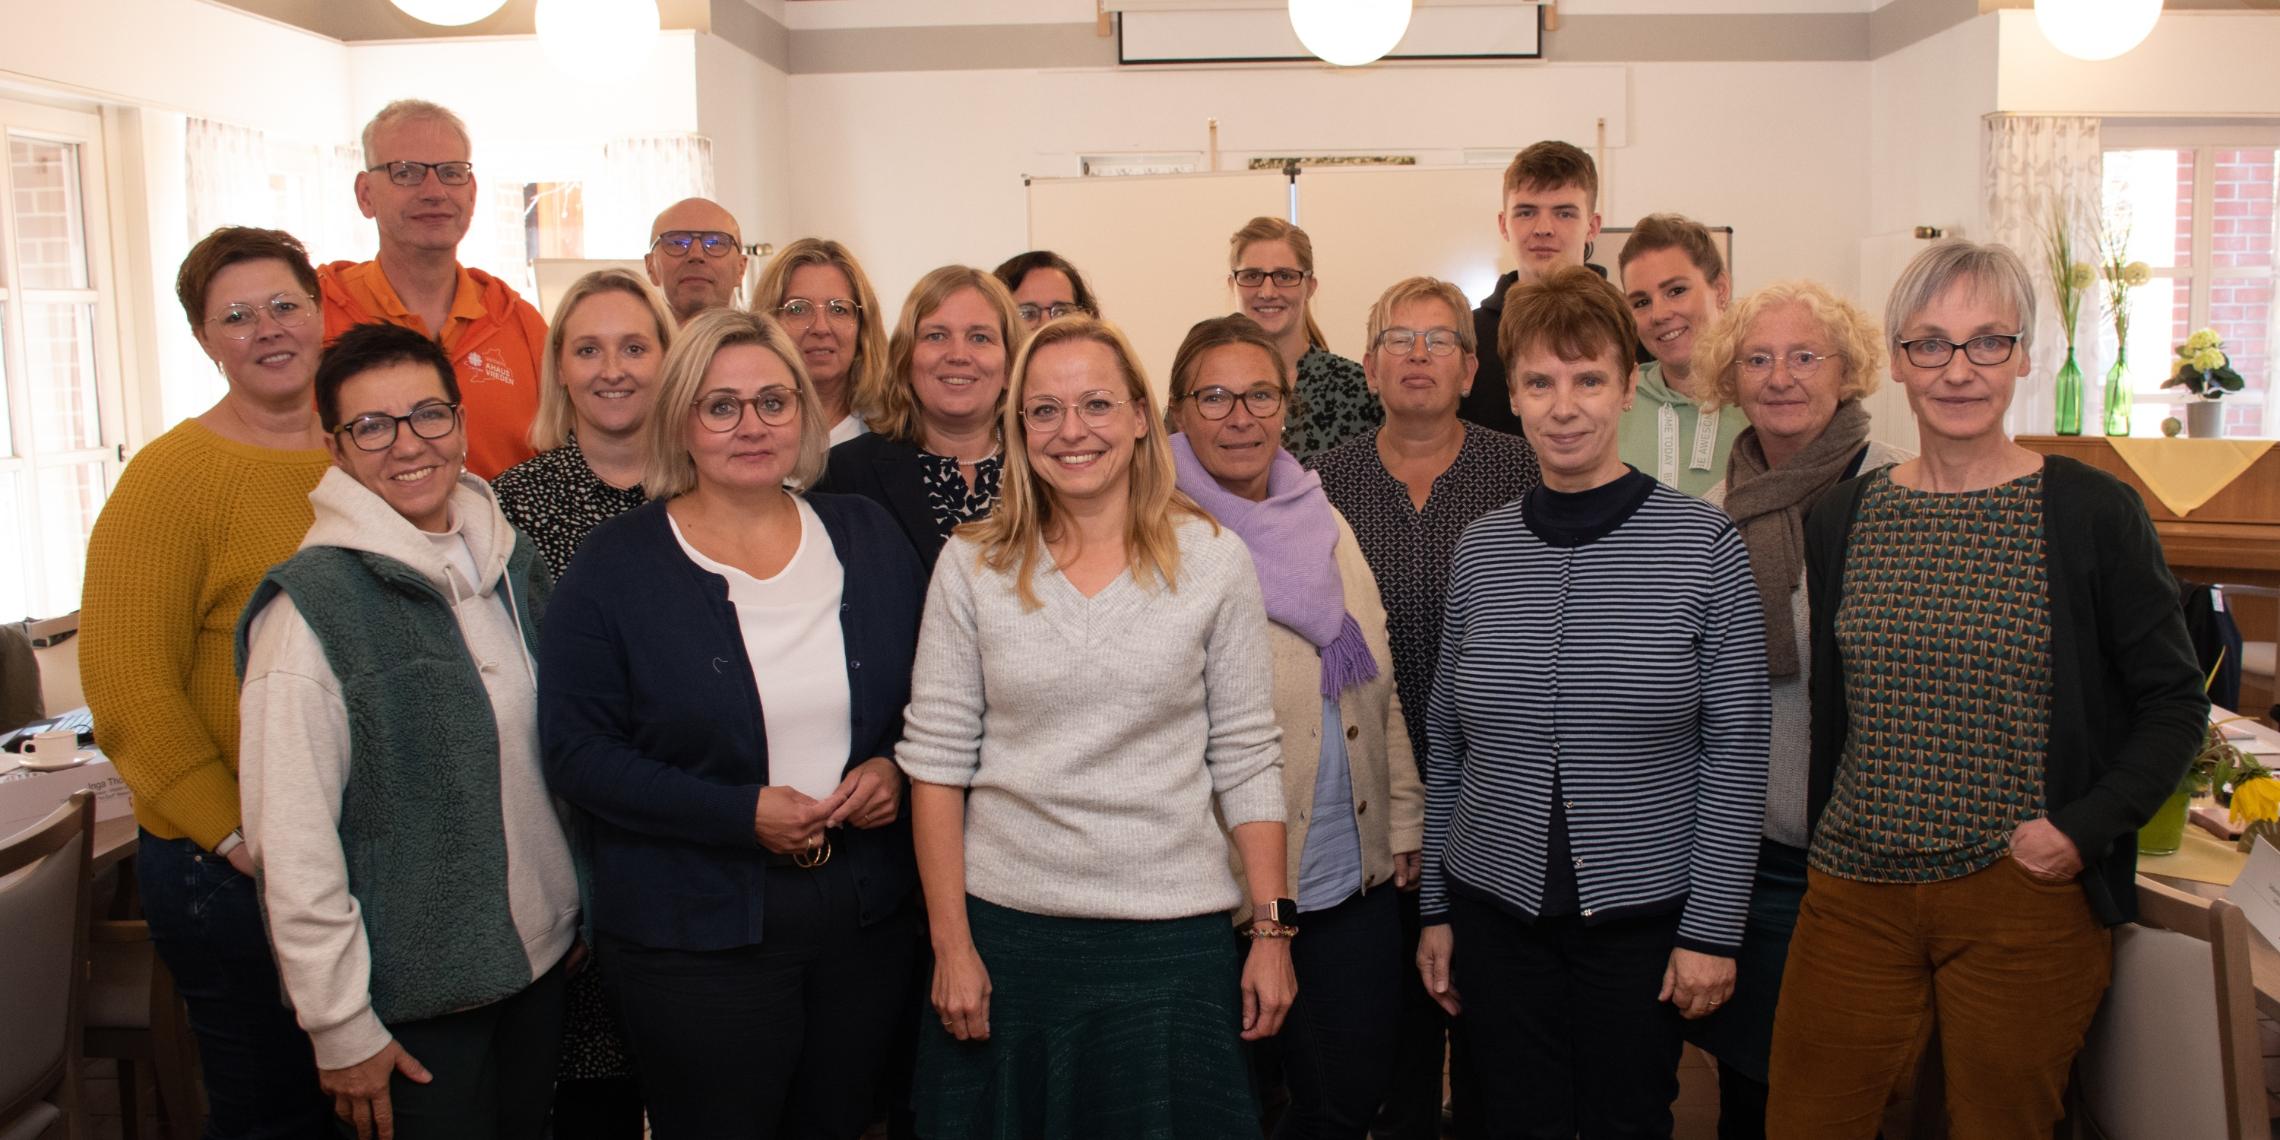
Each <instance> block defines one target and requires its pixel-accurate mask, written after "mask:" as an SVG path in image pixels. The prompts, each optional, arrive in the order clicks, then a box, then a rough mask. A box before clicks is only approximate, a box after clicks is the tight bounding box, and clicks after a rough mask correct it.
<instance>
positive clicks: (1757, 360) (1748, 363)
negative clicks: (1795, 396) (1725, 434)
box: [1734, 342, 2010, 380]
mask: <svg viewBox="0 0 2280 1140" xmlns="http://www.w3.org/2000/svg"><path fill="white" fill-rule="evenodd" d="M1943 343H1944V342H1943ZM1843 355H1844V353H1841V352H1814V351H1813V350H1811V349H1808V348H1793V349H1790V350H1789V351H1788V352H1752V353H1748V354H1746V355H1744V356H1743V357H1742V358H1741V359H1740V360H1737V361H1735V362H1734V367H1736V368H1738V369H1740V370H1741V373H1742V375H1744V376H1771V375H1773V365H1774V362H1775V361H1780V362H1782V363H1784V364H1787V365H1788V366H1789V374H1790V375H1791V376H1795V377H1796V378H1798V379H1799V380H1806V379H1810V378H1812V375H1813V374H1814V373H1816V372H1819V371H1820V370H1821V362H1822V361H1824V360H1827V359H1829V358H1830V357H1834V356H1843ZM2003 355H2005V356H2009V355H2010V353H2008V352H2005V353H2004V354H2003ZM1941 363H1943V364H1944V363H1946V359H1945V358H1944V357H1943V358H1942V359H1941ZM1997 363H2001V362H2000V361H1997Z"/></svg>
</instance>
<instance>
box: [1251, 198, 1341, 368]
mask: <svg viewBox="0 0 2280 1140" xmlns="http://www.w3.org/2000/svg"><path fill="white" fill-rule="evenodd" d="M1262 241H1279V242H1282V243H1284V244H1286V245H1288V246H1290V252H1291V256H1293V257H1296V258H1297V259H1298V267H1299V268H1300V269H1303V270H1305V271H1306V272H1307V274H1308V275H1309V276H1311V275H1312V274H1313V273H1314V239H1313V238H1310V237H1308V236H1306V231H1305V230H1302V229H1299V228H1298V227H1297V226H1294V225H1292V224H1290V223H1289V222H1286V221H1284V220H1282V219H1281V218H1269V217H1257V218H1253V219H1251V220H1250V221H1248V222H1245V223H1243V228H1242V229H1239V230H1236V231H1235V236H1234V237H1231V238H1229V239H1227V273H1228V275H1229V276H1230V277H1232V276H1233V275H1234V273H1235V269H1236V267H1238V266H1240V265H1241V264H1242V263H1243V251H1244V250H1246V249H1248V248H1250V247H1251V246H1252V245H1253V244H1255V243H1258V242H1262ZM1299 297H1300V300H1299V303H1298V311H1299V312H1300V313H1301V314H1304V315H1305V317H1306V343H1308V344H1310V345H1313V346H1314V347H1316V348H1319V349H1324V350H1327V349H1328V348H1329V347H1330V338H1329V337H1326V336H1323V335H1322V326H1321V325H1318V324H1316V323H1314V299H1313V298H1312V297H1308V296H1306V295H1305V294H1304V293H1303V292H1302V293H1300V294H1299Z"/></svg>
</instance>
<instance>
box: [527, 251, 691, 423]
mask: <svg viewBox="0 0 2280 1140" xmlns="http://www.w3.org/2000/svg"><path fill="white" fill-rule="evenodd" d="M601 293H624V294H626V295H627V296H629V297H636V298H639V299H640V300H641V302H642V303H643V304H645V305H647V306H649V315H650V316H651V317H652V318H655V320H656V321H657V350H658V351H659V352H665V351H668V350H670V349H671V348H672V347H673V312H672V310H671V309H668V308H666V306H665V298H664V297H663V296H662V295H660V294H659V293H658V292H657V290H656V289H655V288H653V287H652V286H651V285H650V284H649V282H647V281H644V280H642V279H641V278H640V277H637V276H635V275H634V274H633V273H632V272H631V271H629V270H625V269H620V268H617V267H614V266H613V267H611V268H609V269H597V270H594V271H593V272H592V273H588V274H586V275H585V276H584V277H580V278H579V279H577V280H576V281H573V282H571V283H570V290H569V291H568V292H566V293H564V294H562V303H561V304H558V305H556V306H554V319H553V320H552V321H549V322H548V323H547V326H546V358H545V359H544V360H541V361H539V363H538V372H539V382H538V415H536V416H534V417H532V419H531V421H530V445H531V447H532V448H534V449H536V450H539V451H552V450H554V449H555V448H557V447H560V446H562V445H563V444H565V443H568V442H570V433H571V432H572V431H574V430H576V429H577V427H578V416H577V410H576V409H575V408H574V407H572V406H571V403H570V392H569V389H566V388H564V387H563V386H562V348H563V342H564V341H565V340H567V339H568V337H569V334H568V333H566V332H565V331H563V326H565V325H567V324H569V323H570V314H571V313H574V312H576V311H577V310H578V305H579V304H580V303H581V302H583V301H585V300H586V298H588V297H592V296H595V295H597V294H601ZM655 406H656V405H654V404H652V405H651V407H652V408H653V409H654V408H655Z"/></svg>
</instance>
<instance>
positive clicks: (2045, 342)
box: [1979, 115, 2107, 435]
mask: <svg viewBox="0 0 2280 1140" xmlns="http://www.w3.org/2000/svg"><path fill="white" fill-rule="evenodd" d="M1986 123H1987V129H1986V143H1985V146H1984V147H1983V148H1982V151H1981V161H1982V169H1981V173H1980V180H1979V181H1980V188H1981V189H1982V191H1984V193H1985V194H1986V203H1985V205H1986V218H1987V236H1988V238H1989V239H1990V240H1992V241H1999V242H2002V243H2003V244H2005V245H2008V246H2010V247H2011V249H2012V250H2013V251H2014V252H2016V253H2017V254H2018V255H2019V256H2020V258H2022V259H2023V260H2025V261H2026V263H2027V267H2028V269H2030V270H2032V271H2033V274H2034V280H2035V294H2036V302H2035V304H2036V319H2035V333H2034V349H2033V354H2034V371H2032V372H2030V373H2028V374H2027V376H2026V378H2025V379H2024V380H2023V381H2021V382H2020V384H2019V388H2018V393H2017V395H2015V396H2014V397H2013V398H2012V400H2011V414H2010V429H2011V433H2012V434H2013V435H2022V434H2027V435H2044V434H2048V433H2049V432H2050V431H2051V430H2052V428H2053V425H2054V424H2055V422H2056V415H2057V406H2056V403H2055V401H2054V400H2053V399H2052V392H2053V389H2054V386H2055V385H2054V380H2055V377H2056V376H2057V375H2058V370H2059V367H2060V365H2062V364H2064V363H2065V361H2066V335H2065V333H2064V332H2063V331H2062V330H2061V329H2060V327H2059V326H2060V324H2061V321H2060V318H2059V314H2058V301H2057V297H2056V294H2054V293H2053V292H2052V290H2051V281H2050V272H2049V270H2048V269H2047V268H2046V265H2045V263H2046V262H2047V261H2048V260H2049V258H2048V256H2047V254H2046V253H2045V252H2044V250H2045V247H2046V244H2047V235H2048V234H2049V232H2050V217H2051V211H2052V209H2054V208H2060V207H2061V204H2063V206H2062V208H2063V209H2064V210H2065V211H2066V216H2067V223H2068V224H2067V228H2068V232H2069V233H2070V234H2071V235H2072V237H2073V240H2074V256H2075V260H2077V261H2084V262H2089V263H2091V264H2093V265H2095V264H2096V263H2097V260H2098V255H2097V249H2098V233H2099V230H2100V227H2101V218H2102V216H2103V213H2102V206H2101V202H2100V196H2101V192H2102V190H2103V188H2104V185H2105V159H2104V157H2103V155H2102V154H2101V152H2100V150H2099V142H2098V128H2099V120H2098V119H2097V118H2095V117H2091V116H2083V115H1989V116H1987V118H1986ZM2102 312H2103V310H2102V309H2100V308H2099V302H2098V300H2097V290H2096V288H2095V287H2093V288H2092V289H2091V290H2090V291H2089V295H2088V296H2086V297H2084V299H2083V302H2082V310H2081V313H2080V315H2079V318H2078V319H2077V321H2076V324H2075V329H2074V332H2075V351H2074V361H2075V364H2076V366H2078V367H2080V368H2081V369H2082V376H2083V385H2082V426H2083V430H2084V431H2085V432H2093V431H2095V430H2097V429H2096V427H2095V426H2094V425H2096V424H2097V423H2098V420H2099V409H2100V405H2099V398H2100V396H2101V395H2102V394H2103V391H2104V388H2103V385H2104V381H2105V375H2106V363H2107V362H2106V361H2104V360H2100V359H2096V357H2097V356H2098V321H2099V319H2100V314H2101V313H2102Z"/></svg>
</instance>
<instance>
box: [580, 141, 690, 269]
mask: <svg viewBox="0 0 2280 1140" xmlns="http://www.w3.org/2000/svg"><path fill="white" fill-rule="evenodd" d="M712 194H713V161H712V140H711V139H708V138H705V137H703V136H701V135H651V136H645V137H638V138H622V139H612V140H611V141H609V142H606V143H603V144H602V154H601V161H600V162H599V163H598V164H597V165H596V167H595V170H594V176H593V177H592V179H590V180H589V181H588V182H587V183H586V256H587V257H592V258H635V257H640V256H642V255H643V254H644V253H646V252H648V250H649V225H650V223H651V222H653V221H655V220H656V219H657V213H658V211H660V210H663V209H664V208H665V207H667V206H670V205H672V204H673V203H675V202H678V201H680V200H681V199H683V198H710V197H712Z"/></svg>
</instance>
